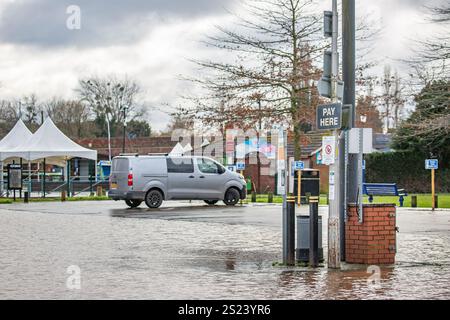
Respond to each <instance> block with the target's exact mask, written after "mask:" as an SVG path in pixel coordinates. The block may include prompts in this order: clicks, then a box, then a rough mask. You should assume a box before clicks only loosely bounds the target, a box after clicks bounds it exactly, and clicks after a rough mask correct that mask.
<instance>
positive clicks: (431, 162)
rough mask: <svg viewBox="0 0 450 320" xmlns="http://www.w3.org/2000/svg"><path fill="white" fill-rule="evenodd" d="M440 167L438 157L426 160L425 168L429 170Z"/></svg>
mask: <svg viewBox="0 0 450 320" xmlns="http://www.w3.org/2000/svg"><path fill="white" fill-rule="evenodd" d="M438 167H439V161H438V159H427V160H425V169H427V170H431V169H435V170H437V169H438Z"/></svg>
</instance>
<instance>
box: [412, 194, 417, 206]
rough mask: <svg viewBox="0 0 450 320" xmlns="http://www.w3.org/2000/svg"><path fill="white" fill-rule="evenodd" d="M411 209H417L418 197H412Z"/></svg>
mask: <svg viewBox="0 0 450 320" xmlns="http://www.w3.org/2000/svg"><path fill="white" fill-rule="evenodd" d="M411 208H417V196H411Z"/></svg>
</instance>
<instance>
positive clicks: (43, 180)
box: [42, 158, 45, 198]
mask: <svg viewBox="0 0 450 320" xmlns="http://www.w3.org/2000/svg"><path fill="white" fill-rule="evenodd" d="M42 185H43V188H42V189H43V196H44V198H45V158H44V174H43V178H42Z"/></svg>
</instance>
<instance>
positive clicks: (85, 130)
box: [44, 98, 94, 138]
mask: <svg viewBox="0 0 450 320" xmlns="http://www.w3.org/2000/svg"><path fill="white" fill-rule="evenodd" d="M44 109H45V111H46V113H47V115H48V116H49V117H50V118H52V120H53V121H54V122H55V124H56V125H57V126H58V127H59V128H60V129H61V130H62V131H63V132H64V133H65V134H66V135H68V136H69V137H71V138H83V137H89V136H93V131H94V128H93V123H92V122H91V121H90V120H91V117H90V114H91V112H90V110H89V107H88V106H87V105H86V104H83V103H81V102H79V101H76V100H62V99H57V98H54V99H52V100H50V101H48V102H46V103H44Z"/></svg>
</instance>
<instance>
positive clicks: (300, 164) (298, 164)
mask: <svg viewBox="0 0 450 320" xmlns="http://www.w3.org/2000/svg"><path fill="white" fill-rule="evenodd" d="M303 169H305V163H304V162H303V161H295V162H294V170H295V171H298V170H303Z"/></svg>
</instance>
